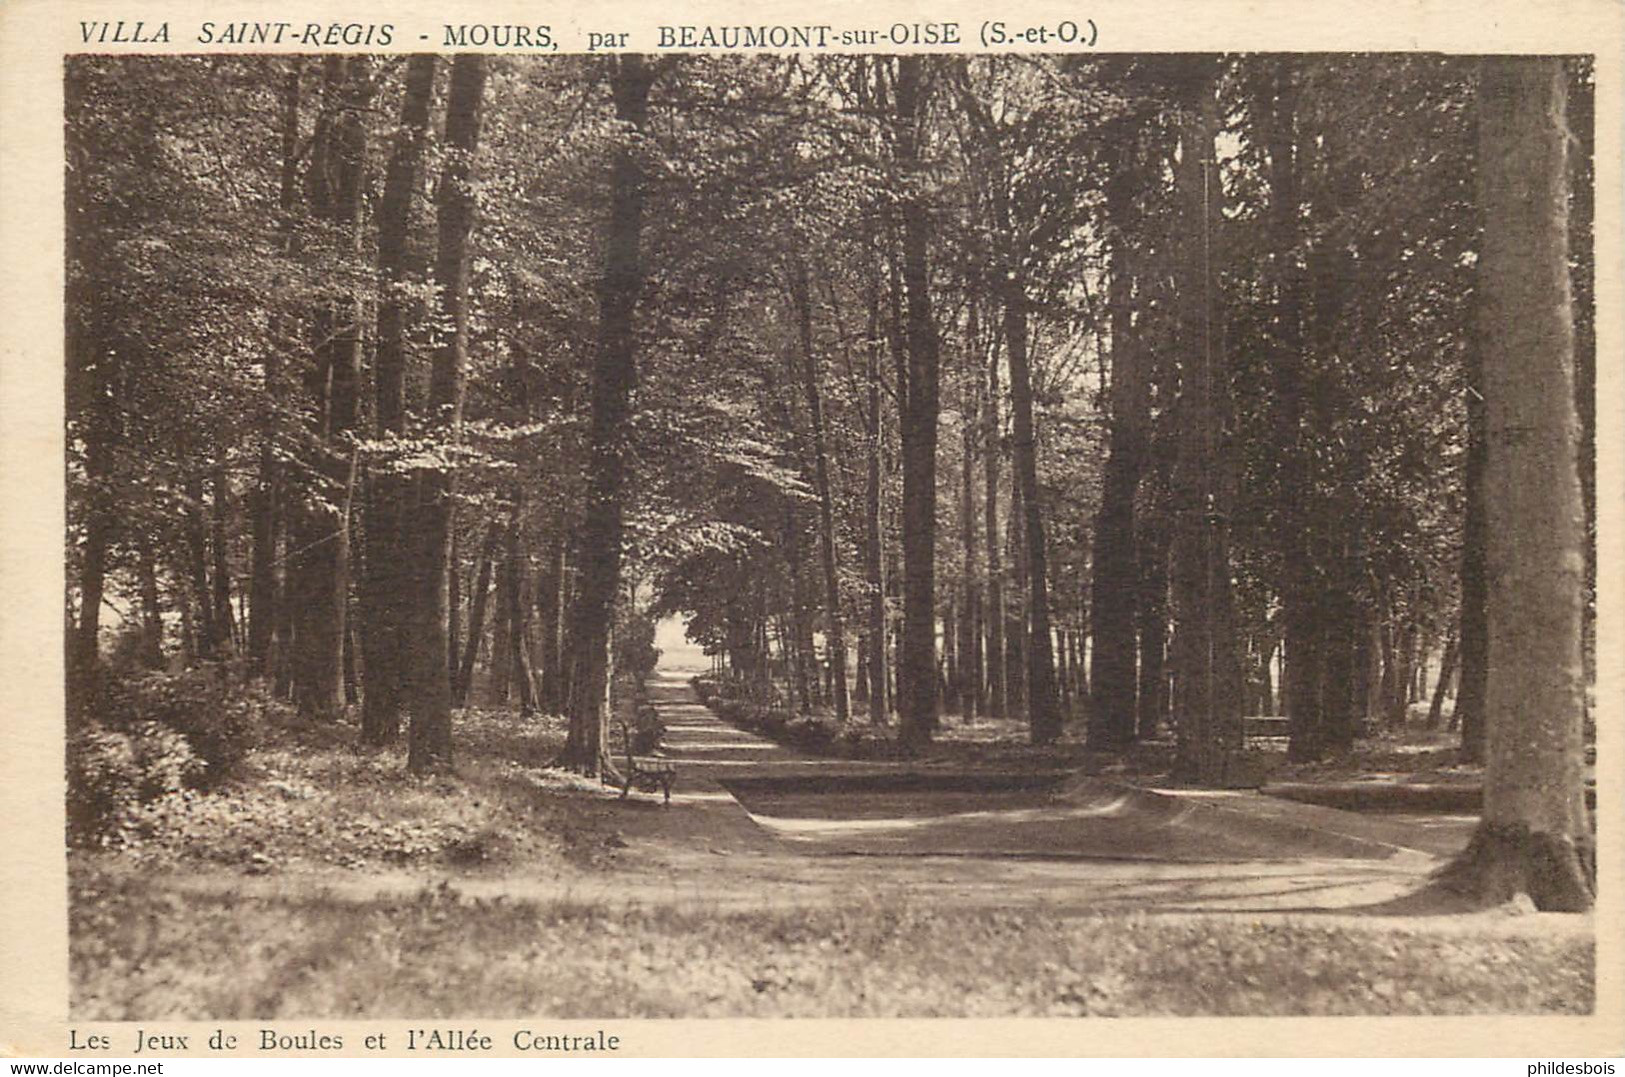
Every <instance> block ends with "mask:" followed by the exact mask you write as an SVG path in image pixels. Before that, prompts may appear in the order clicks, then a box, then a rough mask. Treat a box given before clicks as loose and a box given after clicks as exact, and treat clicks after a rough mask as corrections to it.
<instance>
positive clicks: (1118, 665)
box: [1089, 132, 1151, 749]
mask: <svg viewBox="0 0 1625 1077" xmlns="http://www.w3.org/2000/svg"><path fill="white" fill-rule="evenodd" d="M1119 138H1120V139H1121V141H1122V149H1121V150H1120V151H1119V155H1118V158H1117V168H1116V171H1115V172H1114V174H1113V175H1112V177H1111V179H1110V180H1109V181H1108V182H1107V186H1106V214H1107V218H1108V220H1109V222H1110V226H1111V228H1112V230H1113V231H1112V247H1111V268H1110V273H1111V276H1110V281H1109V283H1108V288H1107V304H1108V306H1109V308H1110V312H1111V390H1110V396H1109V398H1108V399H1109V402H1110V409H1111V417H1110V428H1109V435H1108V436H1109V443H1108V450H1107V457H1106V473H1105V479H1104V483H1103V487H1102V490H1101V498H1100V512H1099V514H1098V516H1097V517H1096V523H1095V548H1094V562H1093V572H1092V574H1091V583H1092V589H1093V595H1092V601H1091V603H1090V606H1091V618H1090V621H1091V628H1092V633H1093V639H1094V646H1093V648H1092V649H1091V651H1090V663H1091V665H1092V667H1093V669H1092V670H1091V675H1090V678H1089V679H1090V684H1091V692H1092V698H1091V700H1090V708H1089V745H1090V747H1094V748H1106V749H1112V748H1121V747H1122V746H1124V745H1125V744H1127V743H1128V742H1130V741H1132V740H1133V739H1134V736H1135V732H1136V722H1135V719H1136V713H1137V708H1136V704H1137V687H1138V686H1137V685H1136V683H1135V676H1136V672H1137V671H1136V667H1135V643H1136V640H1135V634H1134V624H1135V614H1136V608H1135V607H1136V605H1137V602H1136V599H1137V598H1138V597H1139V591H1140V586H1139V563H1138V561H1139V559H1138V557H1137V554H1136V550H1135V543H1136V539H1135V527H1134V501H1135V496H1136V494H1137V492H1138V490H1139V486H1140V471H1141V468H1142V466H1143V461H1144V458H1145V450H1146V436H1147V427H1148V426H1149V424H1150V421H1151V379H1150V376H1149V371H1148V370H1147V362H1146V357H1145V355H1144V354H1143V352H1142V349H1140V348H1139V347H1138V345H1137V344H1136V342H1135V341H1134V339H1133V338H1134V273H1133V269H1132V268H1131V261H1130V259H1131V251H1130V242H1129V235H1130V233H1129V228H1130V226H1131V224H1132V221H1131V220H1130V217H1131V215H1132V213H1133V206H1134V196H1135V193H1136V185H1137V181H1138V174H1139V169H1138V163H1139V162H1138V156H1139V146H1138V141H1137V139H1136V138H1135V137H1134V136H1133V135H1132V134H1130V133H1126V132H1125V133H1122V134H1120V135H1119Z"/></svg>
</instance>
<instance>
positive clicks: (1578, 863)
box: [1445, 57, 1595, 911]
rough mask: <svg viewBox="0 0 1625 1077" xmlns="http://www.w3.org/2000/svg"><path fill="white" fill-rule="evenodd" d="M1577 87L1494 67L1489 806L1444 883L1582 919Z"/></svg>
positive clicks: (1488, 286) (1483, 265)
mask: <svg viewBox="0 0 1625 1077" xmlns="http://www.w3.org/2000/svg"><path fill="white" fill-rule="evenodd" d="M1565 91H1566V79H1565V75H1564V70H1563V63H1562V61H1561V60H1560V59H1557V58H1546V57H1539V58H1525V57H1516V58H1512V57H1495V58H1488V59H1485V60H1484V61H1483V66H1482V75H1481V80H1480V84H1479V91H1478V92H1479V122H1480V131H1479V198H1480V203H1481V209H1482V211H1483V215H1484V216H1483V219H1484V251H1483V258H1482V261H1481V262H1480V263H1479V282H1480V286H1481V288H1482V306H1481V308H1480V311H1479V313H1480V317H1481V318H1482V319H1483V321H1482V326H1483V332H1482V333H1481V334H1480V340H1481V343H1482V346H1483V349H1484V353H1483V360H1484V389H1485V392H1484V398H1485V407H1486V418H1487V420H1488V422H1487V424H1486V434H1487V438H1486V443H1487V444H1486V450H1487V451H1486V454H1485V471H1484V487H1485V491H1486V493H1487V495H1488V496H1487V497H1486V498H1485V507H1486V514H1485V525H1486V528H1485V535H1486V543H1485V554H1486V557H1485V562H1486V566H1485V567H1486V569H1487V571H1488V581H1489V643H1490V659H1491V661H1490V666H1489V678H1488V685H1487V689H1488V691H1487V695H1486V699H1485V723H1484V724H1485V749H1486V750H1485V767H1484V809H1483V816H1482V819H1481V821H1480V823H1479V827H1478V831H1477V833H1476V834H1475V835H1474V837H1473V841H1472V843H1471V845H1469V847H1468V848H1467V850H1466V851H1465V852H1463V853H1462V855H1461V856H1460V857H1459V858H1458V859H1457V860H1456V862H1455V863H1454V864H1452V865H1451V866H1450V867H1449V868H1448V869H1447V870H1446V873H1445V878H1446V880H1447V881H1448V882H1449V884H1451V885H1453V886H1455V887H1457V888H1461V889H1467V890H1470V891H1473V892H1475V893H1476V896H1478V897H1479V898H1480V899H1482V900H1485V901H1488V902H1499V901H1504V900H1506V899H1507V898H1510V897H1512V896H1513V895H1515V894H1517V893H1520V892H1521V893H1527V894H1528V895H1529V897H1530V898H1531V899H1532V900H1533V901H1534V903H1535V906H1536V907H1537V908H1540V909H1544V910H1553V911H1574V910H1580V909H1585V908H1589V907H1590V905H1591V903H1592V894H1593V888H1594V886H1595V860H1594V854H1593V844H1592V838H1591V829H1590V826H1589V823H1588V820H1587V818H1586V808H1585V799H1584V794H1585V786H1584V779H1583V770H1582V738H1581V721H1582V715H1583V713H1584V706H1585V684H1584V669H1583V662H1582V658H1581V644H1580V636H1581V616H1582V615H1581V605H1582V595H1583V589H1584V583H1585V557H1584V553H1583V551H1582V543H1583V541H1584V538H1583V537H1584V534H1585V528H1584V521H1583V507H1582V502H1581V496H1580V480H1579V473H1578V470H1577V467H1576V461H1575V445H1576V441H1577V430H1576V418H1575V410H1574V381H1573V378H1574V333H1573V323H1572V314H1571V299H1570V291H1569V271H1568V208H1567V199H1568V184H1567V168H1566V163H1567V145H1566V139H1567V137H1568V131H1567V128H1566V127H1565V124H1564V116H1563V113H1564V98H1565V96H1566V93H1565Z"/></svg>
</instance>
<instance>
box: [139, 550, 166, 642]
mask: <svg viewBox="0 0 1625 1077" xmlns="http://www.w3.org/2000/svg"><path fill="white" fill-rule="evenodd" d="M136 575H137V577H138V578H139V583H140V587H141V664H142V665H144V666H146V667H147V668H148V669H162V668H163V666H164V610H163V604H162V602H161V601H160V600H159V597H158V568H157V564H156V558H155V557H154V556H153V552H152V539H151V537H149V536H148V535H147V534H146V532H145V531H144V530H140V529H138V534H137V538H136Z"/></svg>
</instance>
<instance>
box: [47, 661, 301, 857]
mask: <svg viewBox="0 0 1625 1077" xmlns="http://www.w3.org/2000/svg"><path fill="white" fill-rule="evenodd" d="M73 680H74V682H75V683H71V684H70V685H69V692H68V745H67V779H68V840H69V842H70V843H71V844H74V845H81V846H83V845H90V846H97V845H106V844H109V843H112V842H113V841H115V840H116V839H117V837H118V835H119V833H120V832H121V829H122V828H123V827H124V826H125V825H126V824H127V823H128V822H129V820H130V817H131V815H132V813H133V812H134V811H135V810H136V809H137V808H139V807H140V806H141V805H143V804H149V803H152V802H153V801H156V800H159V799H161V798H163V797H165V796H168V795H170V794H173V793H178V792H181V791H182V790H187V789H207V788H210V787H212V786H215V785H218V784H219V783H220V782H222V781H224V780H225V779H227V778H229V777H230V776H231V775H232V774H233V773H234V772H236V771H237V770H238V769H239V767H240V766H241V764H242V761H243V759H244V758H245V757H246V756H247V755H248V753H249V752H250V751H251V750H252V749H253V748H254V747H255V745H256V744H258V743H259V742H260V740H261V739H262V738H263V736H264V733H265V732H266V730H267V729H268V728H269V727H270V726H272V725H277V724H283V723H286V722H288V721H289V720H290V719H291V718H292V716H293V710H292V708H291V707H289V706H288V705H287V704H286V703H283V702H281V701H279V700H276V699H273V698H272V697H271V695H270V693H269V691H268V690H267V689H266V687H265V685H264V684H263V682H261V681H259V680H257V679H254V678H251V677H249V676H247V675H246V667H245V666H243V665H241V664H238V663H213V664H210V665H206V666H203V667H200V668H197V669H192V670H187V671H185V672H182V673H162V672H148V673H132V672H131V671H129V670H128V669H127V668H126V669H123V670H115V669H112V668H107V667H104V668H102V669H98V670H97V671H95V672H93V673H91V674H88V675H86V676H83V677H77V678H74V679H73Z"/></svg>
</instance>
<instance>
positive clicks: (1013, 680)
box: [1004, 483, 1027, 716]
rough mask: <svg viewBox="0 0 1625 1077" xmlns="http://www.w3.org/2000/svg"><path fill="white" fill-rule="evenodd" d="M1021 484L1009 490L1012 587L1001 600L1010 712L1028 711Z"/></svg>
mask: <svg viewBox="0 0 1625 1077" xmlns="http://www.w3.org/2000/svg"><path fill="white" fill-rule="evenodd" d="M1025 519H1026V513H1025V512H1024V511H1023V507H1022V497H1021V485H1020V483H1017V484H1016V487H1015V489H1014V490H1012V491H1011V493H1010V511H1009V513H1007V514H1006V516H1005V521H1004V545H1005V553H1006V554H1008V555H1009V557H1010V570H1011V587H1010V590H1008V591H1007V592H1005V601H1004V695H1005V701H1006V703H1007V704H1008V706H1009V708H1010V714H1011V715H1012V716H1014V715H1018V714H1019V715H1023V716H1025V714H1026V713H1027V628H1026V625H1027V544H1026V542H1025V541H1024V540H1023V538H1022V522H1023V521H1024V520H1025Z"/></svg>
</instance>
